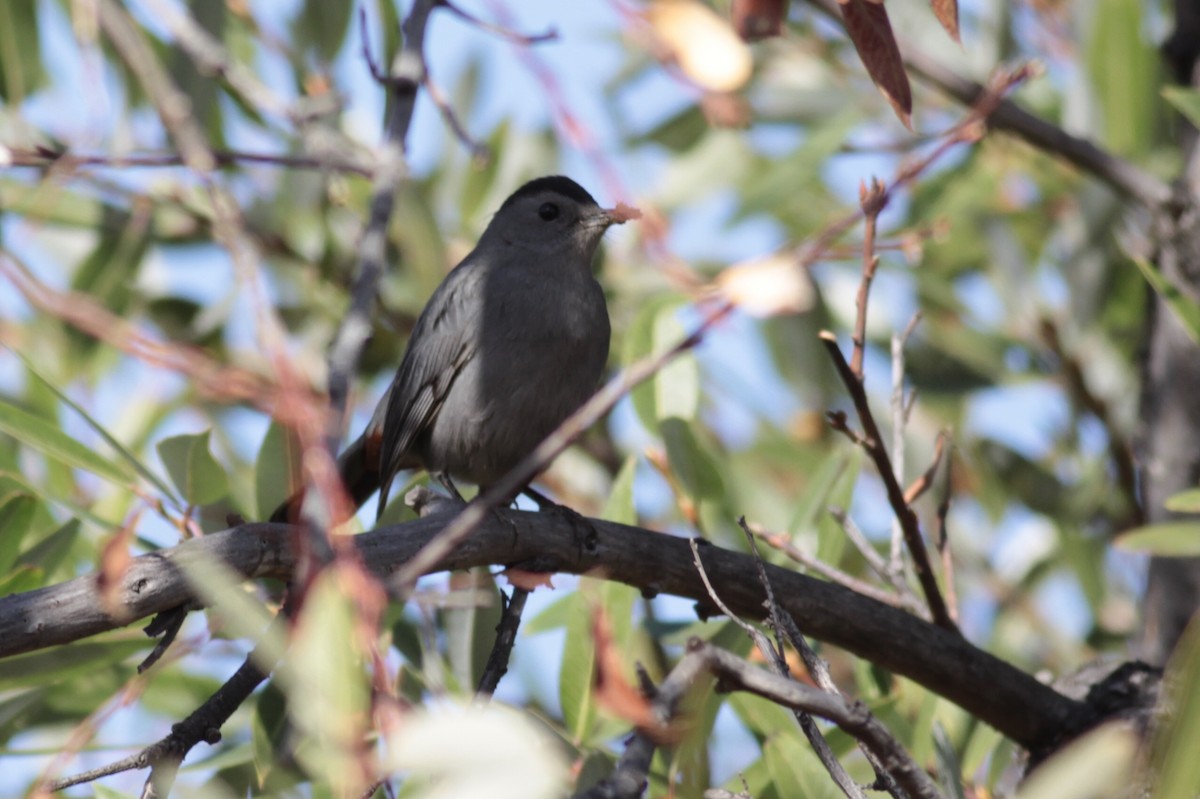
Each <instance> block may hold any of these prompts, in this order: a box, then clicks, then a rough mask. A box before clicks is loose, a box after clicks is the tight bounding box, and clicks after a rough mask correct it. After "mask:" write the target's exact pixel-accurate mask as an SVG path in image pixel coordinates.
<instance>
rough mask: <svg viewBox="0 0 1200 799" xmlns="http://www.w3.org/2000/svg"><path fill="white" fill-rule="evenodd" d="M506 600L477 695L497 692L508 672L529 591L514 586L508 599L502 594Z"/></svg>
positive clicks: (482, 695)
mask: <svg viewBox="0 0 1200 799" xmlns="http://www.w3.org/2000/svg"><path fill="white" fill-rule="evenodd" d="M500 597H501V601H503V602H504V612H503V613H502V614H501V616H500V623H499V624H498V625H496V642H495V643H494V644H492V652H491V654H489V655H488V659H487V665H485V666H484V668H483V675H482V676H481V677H480V678H479V687H478V688H476V690H475V696H476V697H488V696H491V695H492V694H493V693H495V692H496V686H497V685H499V684H500V678H501V677H503V676H504V675H505V674H506V673H507V672H508V660H509V658H510V657H512V650H513V645H514V644H516V642H517V629H518V628H519V627H520V626H521V614H522V613H523V612H525V600H527V599H528V598H529V591H528V590H526V589H524V588H518V587H517V586H513V590H512V596H511V597H509V598H508V599H507V600H506V599H505V598H504V594H503V593H502V594H501V595H500Z"/></svg>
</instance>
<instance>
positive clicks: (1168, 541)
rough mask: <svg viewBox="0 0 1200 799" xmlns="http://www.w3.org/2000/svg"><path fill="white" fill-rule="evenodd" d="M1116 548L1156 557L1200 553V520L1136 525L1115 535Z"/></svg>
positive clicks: (1191, 555)
mask: <svg viewBox="0 0 1200 799" xmlns="http://www.w3.org/2000/svg"><path fill="white" fill-rule="evenodd" d="M1115 543H1116V546H1117V549H1121V550H1124V551H1126V552H1143V553H1145V554H1148V555H1157V556H1158V557H1171V558H1184V557H1194V556H1197V555H1200V521H1192V522H1186V521H1184V522H1160V523H1158V524H1147V525H1144V526H1142V527H1136V528H1134V529H1133V530H1130V531H1129V532H1127V533H1123V534H1122V535H1120V536H1117V539H1116V541H1115Z"/></svg>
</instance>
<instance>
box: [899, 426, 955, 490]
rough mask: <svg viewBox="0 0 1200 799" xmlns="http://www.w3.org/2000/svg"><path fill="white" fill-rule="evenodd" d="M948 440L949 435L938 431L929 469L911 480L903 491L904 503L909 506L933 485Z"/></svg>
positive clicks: (943, 431)
mask: <svg viewBox="0 0 1200 799" xmlns="http://www.w3.org/2000/svg"><path fill="white" fill-rule="evenodd" d="M948 440H949V433H948V432H947V431H945V430H939V431H938V434H937V438H936V439H935V440H934V442H933V461H932V462H930V464H929V468H927V469H926V470H925V471H924V472H922V473H921V476H920V477H918V478H917V479H916V480H913V481H912V483H911V484H910V485H909V486H908V488H906V489H904V501H905V502H906V503H908V504H909V505H911V504H913V503H914V502H916V501H917V500H918V499H920V498H921V496H922V495H923V494H924V493H925V492H926V491H928V490H929V488H930V487H931V486H932V485H933V478H934V475H936V474H937V470H938V466H940V465H941V463H942V455H943V451H944V450H945V448H946V442H947V441H948Z"/></svg>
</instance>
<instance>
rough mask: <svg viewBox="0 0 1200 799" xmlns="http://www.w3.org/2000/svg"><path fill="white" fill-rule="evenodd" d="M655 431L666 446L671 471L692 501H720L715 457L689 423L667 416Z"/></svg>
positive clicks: (721, 485)
mask: <svg viewBox="0 0 1200 799" xmlns="http://www.w3.org/2000/svg"><path fill="white" fill-rule="evenodd" d="M658 431H659V434H660V435H661V436H662V439H663V444H664V445H666V448H667V457H668V458H669V459H670V461H671V471H672V472H673V473H674V474H675V476H676V477H678V478H679V481H680V483H682V484H683V487H684V490H686V491H687V492H688V494H689V495H690V496H691V497H692V498H693V499H695V500H701V499H708V500H714V501H717V502H722V501H724V499H725V480H724V478H722V477H721V471H720V469H719V468H718V466H717V460H716V458H715V457H714V456H713V454H712V453H711V452H710V451H709V450H708V448H707V447H705V446H704V445H703V444H702V443H701V442H700V439H699V438H698V437H697V436H696V434H695V433H694V432H692V427H691V425H689V424H688V423H687V422H685V421H684V420H683V419H679V418H668V419H663V420H662V421H661V422H660V423H659V426H658Z"/></svg>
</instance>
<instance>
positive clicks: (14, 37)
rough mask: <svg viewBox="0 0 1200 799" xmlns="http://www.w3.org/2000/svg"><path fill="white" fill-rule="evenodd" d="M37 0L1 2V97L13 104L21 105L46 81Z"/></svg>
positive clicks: (13, 106)
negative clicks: (39, 33) (39, 34)
mask: <svg viewBox="0 0 1200 799" xmlns="http://www.w3.org/2000/svg"><path fill="white" fill-rule="evenodd" d="M37 7H38V4H37V3H36V2H35V0H4V2H3V3H0V97H2V98H4V100H5V105H7V106H8V107H9V108H18V107H20V105H21V103H22V102H23V101H24V100H25V97H26V96H27V95H28V94H29V93H30V92H32V91H33V90H34V89H36V88H37V87H38V86H40V85H41V84H42V82H43V81H44V78H45V71H44V70H43V68H42V57H41V48H40V47H39V42H40V41H41V37H39V36H38V22H37Z"/></svg>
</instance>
